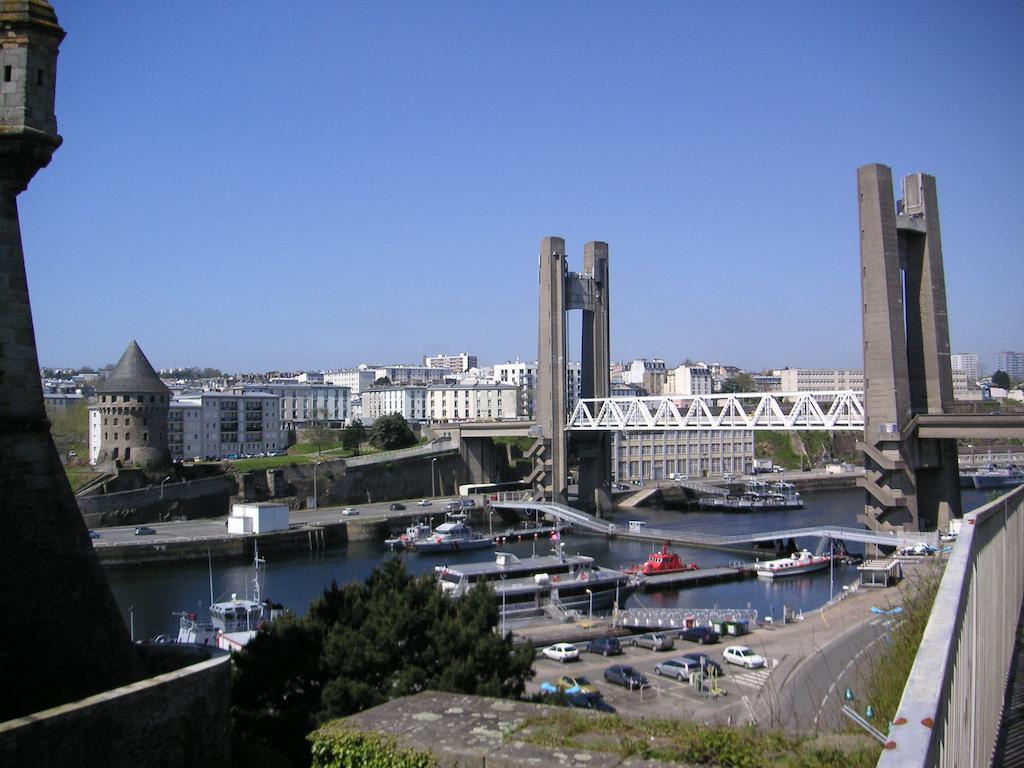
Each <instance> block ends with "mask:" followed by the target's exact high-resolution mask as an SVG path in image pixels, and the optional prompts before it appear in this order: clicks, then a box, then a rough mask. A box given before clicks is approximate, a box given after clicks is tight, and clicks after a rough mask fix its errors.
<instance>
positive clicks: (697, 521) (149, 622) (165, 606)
mask: <svg viewBox="0 0 1024 768" xmlns="http://www.w3.org/2000/svg"><path fill="white" fill-rule="evenodd" d="M803 499H804V504H805V507H804V509H801V510H790V511H783V512H757V513H726V512H677V511H670V510H665V509H661V508H643V509H635V510H629V511H627V512H621V513H616V515H614V516H613V520H614V521H615V522H616V523H617V524H619V525H621V526H623V527H624V526H625V525H626V524H627V521H628V520H630V519H638V520H644V521H646V522H647V524H648V525H650V526H651V527H656V528H674V529H680V530H683V529H685V530H691V531H707V532H708V533H713V534H736V533H744V532H748V531H749V532H754V531H771V530H779V529H785V528H799V527H804V526H808V525H818V524H821V525H846V526H856V525H857V522H856V520H857V515H858V514H859V512H860V511H861V509H863V503H864V492H863V491H861V490H857V489H850V490H844V491H829V492H822V493H807V494H804V495H803ZM985 500H986V494H985V493H984V492H981V491H974V490H965V491H963V507H964V511H969V510H971V509H974V508H976V507H978V506H981V505H982V504H983V503H985ZM562 541H563V543H564V544H565V550H566V552H568V553H575V552H578V553H581V554H584V555H589V556H591V557H593V558H594V559H595V561H596V562H597V564H598V565H604V566H614V567H621V566H624V565H627V564H635V563H640V562H643V561H644V560H646V559H647V556H648V555H649V554H650V553H651V552H652V551H653V550H654V549H657V547H656V546H654V544H653V543H652V542H644V541H627V540H622V539H611V540H609V539H604V538H600V537H596V536H588V535H577V534H571V533H570V534H566V535H565V536H563V540H562ZM800 543H801V544H803V545H805V546H808V547H809V548H813V547H814V545H815V544H816V542H814V541H811V540H808V541H801V542H800ZM534 547H536V551H537V553H538V554H546V550H547V549H549V548H550V542H548V541H547V540H545V539H541V540H539V541H537V542H536V543H534V542H533V541H525V542H508V543H506V544H503V545H501V546H500V547H499V548H500V549H501V550H502V551H508V552H512V553H514V554H516V555H518V556H520V557H528V556H529V555H530V554H531V552H532V551H534ZM858 547H859V545H856V544H851V545H850V550H851V551H853V552H858V551H862V550H860V549H859V548H858ZM673 549H674V551H676V552H678V553H679V554H680V557H682V559H683V560H684V561H685V562H696V563H697V564H698V565H699V566H700V567H701V568H712V567H715V566H719V565H727V564H729V563H730V562H735V561H737V560H740V559H742V558H743V556H742V555H740V554H738V553H730V552H719V551H717V550H712V549H699V548H688V547H675V548H673ZM388 556H390V553H389V552H388V551H387V550H385V548H384V546H383V544H381V543H379V542H370V541H352V542H349V543H348V544H345V545H341V546H338V547H334V548H332V549H329V550H327V551H325V552H318V553H308V552H296V553H294V554H288V555H286V554H285V553H280V552H279V553H275V554H274V556H273V558H274V559H273V560H272V561H270V562H267V564H266V567H265V569H263V570H262V571H261V577H260V586H261V588H262V593H263V597H270V598H273V599H274V600H275V601H277V602H280V603H282V604H284V605H285V606H286V607H287V608H289V609H290V610H291V611H293V612H295V613H299V614H304V613H305V611H306V608H307V606H308V605H309V603H310V601H311V600H312V599H313V598H315V597H317V596H318V595H319V594H320V593H321V592H322V591H323V589H324V588H325V587H326V586H328V585H330V583H331V581H332V580H333V581H337V582H338V583H339V584H342V583H345V582H351V581H362V580H364V579H365V578H366V577H367V576H368V575H369V573H370V571H371V570H372V569H373V567H374V566H376V565H378V564H379V563H380V562H381V561H382V560H383V559H384V558H385V557H388ZM401 557H403V558H404V560H405V563H406V566H407V567H408V568H409V570H410V571H412V572H414V573H424V572H430V571H431V570H432V569H433V567H434V566H435V565H442V564H444V563H446V562H447V563H464V562H474V561H484V560H492V559H493V558H494V550H490V549H484V550H477V551H473V552H462V553H448V554H447V555H440V554H439V555H433V556H430V555H416V554H411V553H408V554H402V555H401ZM252 572H253V571H252V563H251V562H237V563H229V562H226V561H224V562H215V563H214V564H213V569H212V574H211V571H210V568H209V567H208V566H207V564H206V563H192V564H186V565H174V566H146V567H138V568H119V569H114V570H109V571H107V579H108V581H109V582H110V586H111V588H112V590H113V592H114V597H115V598H116V600H117V602H118V604H119V606H120V608H121V612H122V613H123V614H124V618H125V622H131V623H133V625H134V634H135V637H136V639H141V638H149V637H155V636H156V635H159V634H169V635H172V636H175V635H176V634H177V624H178V620H177V618H176V617H175V616H174V612H175V611H179V612H180V611H194V612H196V613H197V614H199V615H200V616H205V615H206V609H207V606H208V605H209V603H210V582H211V578H212V582H213V596H214V598H215V599H216V600H223V599H227V598H228V597H230V595H231V593H237V594H238V595H239V596H245V595H251V593H252ZM856 579H857V570H856V568H855V567H854V566H837V567H836V568H835V569H834V572H833V573H832V578H831V580H830V574H829V571H828V570H824V571H819V572H818V573H814V574H806V575H804V576H797V577H792V578H788V579H780V580H778V581H777V582H776V581H768V580H761V579H747V580H743V581H735V582H727V583H724V584H713V585H708V586H704V587H695V588H692V589H682V590H678V591H665V592H651V593H647V594H637V595H634V596H633V597H631V598H630V601H629V602H628V603H627V604H626V605H627V606H630V607H631V606H635V605H645V606H652V607H659V608H674V607H680V608H683V607H690V608H713V607H719V608H755V609H757V611H758V612H759V613H760V614H761V615H773V616H776V617H781V615H782V609H783V606H788V607H789V608H791V609H794V610H804V611H808V610H813V609H815V608H818V607H820V606H821V605H822V604H823V603H825V602H826V601H827V600H828V599H829V594H830V590H831V591H832V592H840V591H842V588H843V585H844V584H851V583H853V582H854V581H856Z"/></svg>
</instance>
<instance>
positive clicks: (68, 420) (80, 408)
mask: <svg viewBox="0 0 1024 768" xmlns="http://www.w3.org/2000/svg"><path fill="white" fill-rule="evenodd" d="M50 435H51V436H52V437H53V442H54V444H56V446H57V450H58V451H60V453H61V455H62V456H66V455H67V453H68V451H70V450H74V451H77V452H78V453H80V454H81V453H82V452H83V451H84V450H85V448H86V444H87V443H88V440H89V403H88V402H86V400H84V399H82V400H79V401H78V402H77V403H74V404H72V405H69V406H67V407H66V408H65V409H64V411H63V412H57V413H54V414H53V415H52V416H51V417H50Z"/></svg>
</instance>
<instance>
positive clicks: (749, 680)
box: [732, 669, 771, 688]
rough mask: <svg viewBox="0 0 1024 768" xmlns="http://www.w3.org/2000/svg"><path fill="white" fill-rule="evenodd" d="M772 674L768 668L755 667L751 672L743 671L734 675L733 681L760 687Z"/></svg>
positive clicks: (738, 683)
mask: <svg viewBox="0 0 1024 768" xmlns="http://www.w3.org/2000/svg"><path fill="white" fill-rule="evenodd" d="M770 675H771V671H770V670H767V669H753V670H750V671H749V672H743V673H741V674H738V675H733V676H732V681H733V682H734V683H736V684H737V685H746V686H749V687H751V688H760V687H761V686H762V685H764V684H765V681H766V680H767V679H768V677H769V676H770Z"/></svg>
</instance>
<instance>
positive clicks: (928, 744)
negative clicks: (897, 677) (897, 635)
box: [878, 486, 1024, 768]
mask: <svg viewBox="0 0 1024 768" xmlns="http://www.w3.org/2000/svg"><path fill="white" fill-rule="evenodd" d="M1022 598H1024V486H1021V487H1019V488H1017V489H1016V490H1014V491H1011V492H1010V493H1008V494H1006V495H1004V496H1002V497H1001V498H999V499H996V500H995V501H993V502H990V503H988V504H986V505H985V506H983V507H982V508H981V509H979V510H977V511H976V512H973V513H971V514H969V515H966V516H965V517H964V522H963V527H962V528H961V532H960V536H959V539H958V540H957V542H956V544H955V545H954V546H953V551H952V553H951V554H950V557H949V561H948V563H947V564H946V571H945V573H944V574H943V576H942V581H941V583H940V584H939V590H938V594H937V595H936V596H935V605H934V607H933V608H932V612H931V616H930V617H929V619H928V625H927V626H926V627H925V630H924V636H923V637H922V639H921V647H920V648H919V649H918V652H917V658H916V659H915V660H914V666H913V668H912V669H911V671H910V677H909V678H908V679H907V684H906V686H905V687H904V689H903V697H902V699H901V700H900V705H899V708H898V709H897V710H896V718H895V720H894V721H893V724H892V725H891V726H890V728H889V735H888V739H887V742H886V748H885V749H884V750H883V752H882V757H881V758H880V759H879V761H878V766H879V768H897V767H899V768H906V766H913V767H914V768H917V766H986V765H990V764H991V762H992V752H993V749H994V747H995V743H996V738H997V736H998V733H999V725H1000V720H1001V715H1002V706H1003V700H1004V695H1005V689H1006V683H1007V675H1008V671H1009V668H1010V661H1011V656H1012V654H1013V649H1014V640H1015V637H1016V633H1017V623H1018V620H1019V617H1020V609H1021V602H1022Z"/></svg>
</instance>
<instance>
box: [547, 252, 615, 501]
mask: <svg viewBox="0 0 1024 768" xmlns="http://www.w3.org/2000/svg"><path fill="white" fill-rule="evenodd" d="M608 308H609V300H608V244H607V243H601V242H590V243H587V244H586V245H585V246H584V249H583V271H582V272H570V271H569V268H568V265H567V263H566V254H565V240H563V239H562V238H560V237H547V238H544V240H542V241H541V244H540V274H539V301H538V310H539V318H538V328H539V338H538V345H537V395H536V399H537V412H536V414H535V417H536V420H537V424H538V427H539V428H540V430H541V432H542V438H543V441H544V451H543V453H542V455H541V456H540V459H541V461H542V464H541V466H542V471H541V472H539V473H535V475H536V479H535V490H536V491H537V492H539V493H543V495H544V496H545V497H546V498H548V499H550V500H552V501H557V502H560V503H562V504H564V503H566V501H567V485H568V481H567V478H568V472H569V456H570V453H572V454H574V455H575V456H576V458H577V460H578V462H579V478H578V487H579V496H578V501H577V504H578V506H579V507H580V508H582V509H586V510H593V511H595V512H597V513H598V514H602V513H604V512H609V511H611V479H610V472H611V438H610V436H609V435H608V434H606V433H604V432H592V433H586V434H582V433H581V434H578V435H574V436H573V439H572V442H571V443H570V441H569V440H568V439H567V433H566V431H565V423H566V420H567V418H568V413H567V409H568V403H569V393H568V383H567V380H566V363H567V359H566V355H567V354H568V352H567V347H566V342H567V337H566V312H567V311H569V310H574V309H579V310H582V312H583V330H582V335H583V338H582V359H581V361H580V363H581V365H580V367H581V370H580V395H581V397H584V398H588V397H608V396H609V394H610V390H611V386H610V381H609V362H610V358H611V354H610V337H609V318H608Z"/></svg>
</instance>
